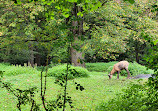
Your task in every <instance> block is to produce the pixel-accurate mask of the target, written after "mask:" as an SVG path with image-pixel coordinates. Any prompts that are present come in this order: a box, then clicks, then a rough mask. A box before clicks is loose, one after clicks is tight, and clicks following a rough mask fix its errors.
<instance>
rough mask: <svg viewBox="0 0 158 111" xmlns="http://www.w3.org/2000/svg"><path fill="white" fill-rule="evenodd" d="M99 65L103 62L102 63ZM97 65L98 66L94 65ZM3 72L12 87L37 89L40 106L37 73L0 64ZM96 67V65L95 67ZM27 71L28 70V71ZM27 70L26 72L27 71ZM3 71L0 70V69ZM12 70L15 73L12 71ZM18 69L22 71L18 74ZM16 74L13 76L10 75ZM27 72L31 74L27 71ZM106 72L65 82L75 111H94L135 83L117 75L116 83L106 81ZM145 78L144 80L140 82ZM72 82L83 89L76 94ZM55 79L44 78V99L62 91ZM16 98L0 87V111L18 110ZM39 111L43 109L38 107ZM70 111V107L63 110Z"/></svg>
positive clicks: (112, 80) (94, 73)
mask: <svg viewBox="0 0 158 111" xmlns="http://www.w3.org/2000/svg"><path fill="white" fill-rule="evenodd" d="M101 64H102V63H101ZM110 64H113V63H110ZM97 65H98V64H97ZM0 66H2V67H3V70H5V71H6V72H5V74H4V78H3V80H4V81H6V82H10V83H11V84H13V87H14V88H21V89H27V88H30V87H34V86H36V87H37V88H38V92H37V93H36V96H35V100H37V103H39V104H41V103H42V102H41V99H40V76H39V73H40V71H37V70H36V69H33V68H28V67H25V68H22V67H16V66H8V65H4V64H0ZM98 67H99V65H98ZM27 68H28V69H29V70H28V69H27ZM26 69H27V70H26ZM0 70H2V68H0ZM14 70H15V71H14ZM20 70H22V71H21V72H20ZM16 71H17V72H19V73H16V74H15V73H13V72H16ZM29 71H30V72H29ZM11 74H13V75H11ZM107 74H108V73H106V72H95V71H93V72H89V77H88V78H75V79H73V80H69V81H68V90H67V91H68V93H69V95H70V96H71V97H72V100H73V105H74V109H73V110H80V111H90V110H92V111H94V110H95V108H96V106H98V105H99V104H100V103H102V102H107V101H108V100H110V99H111V98H114V97H115V95H116V94H117V93H119V92H121V91H122V89H123V88H127V87H128V84H130V83H131V82H137V80H131V79H128V80H127V79H125V78H126V77H124V76H120V80H116V76H114V77H113V78H112V79H111V80H109V79H108V76H107ZM146 80H147V79H143V81H142V82H144V81H146ZM74 81H75V82H77V83H79V84H81V85H82V86H84V88H85V90H83V91H78V90H76V87H75V85H74ZM54 82H55V78H54V77H48V78H47V92H46V99H47V100H52V99H55V98H56V96H57V94H58V93H60V92H61V87H60V86H59V85H57V84H55V83H54ZM16 102H17V100H16V98H15V97H14V96H13V95H12V94H9V93H8V92H7V91H6V90H5V89H3V88H0V110H1V111H17V108H16ZM41 109H42V111H44V109H43V108H42V107H41ZM66 109H67V111H70V107H67V108H66ZM28 110H29V107H28V106H23V107H22V111H28Z"/></svg>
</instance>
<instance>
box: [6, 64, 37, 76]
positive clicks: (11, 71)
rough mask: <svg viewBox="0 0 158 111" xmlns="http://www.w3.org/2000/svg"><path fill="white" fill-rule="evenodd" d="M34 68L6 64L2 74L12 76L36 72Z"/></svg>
mask: <svg viewBox="0 0 158 111" xmlns="http://www.w3.org/2000/svg"><path fill="white" fill-rule="evenodd" d="M38 73H39V71H37V70H36V69H35V68H32V67H23V66H8V67H6V68H5V72H4V75H7V76H12V75H19V74H38Z"/></svg>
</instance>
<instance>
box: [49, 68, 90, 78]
mask: <svg viewBox="0 0 158 111" xmlns="http://www.w3.org/2000/svg"><path fill="white" fill-rule="evenodd" d="M66 70H67V68H66V65H58V66H54V67H52V68H49V70H48V76H53V77H56V78H58V79H62V77H63V76H65V75H66ZM88 73H89V72H88V70H87V69H85V68H82V67H74V66H70V68H69V71H68V79H74V78H77V77H88Z"/></svg>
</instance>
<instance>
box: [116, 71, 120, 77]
mask: <svg viewBox="0 0 158 111" xmlns="http://www.w3.org/2000/svg"><path fill="white" fill-rule="evenodd" d="M119 74H120V71H117V79H119Z"/></svg>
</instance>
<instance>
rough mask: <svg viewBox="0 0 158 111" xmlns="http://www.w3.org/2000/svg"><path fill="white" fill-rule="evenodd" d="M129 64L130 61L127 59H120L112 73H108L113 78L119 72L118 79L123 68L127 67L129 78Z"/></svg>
mask: <svg viewBox="0 0 158 111" xmlns="http://www.w3.org/2000/svg"><path fill="white" fill-rule="evenodd" d="M128 65H129V63H128V62H127V61H120V62H118V63H116V64H115V65H114V67H113V69H112V71H111V72H110V74H109V75H108V76H109V79H111V78H112V75H113V74H114V73H115V72H117V79H119V73H120V72H121V70H123V69H125V70H126V71H127V73H128V77H127V79H129V78H130V73H129V71H128Z"/></svg>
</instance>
